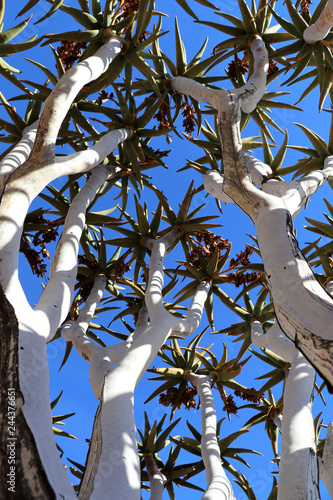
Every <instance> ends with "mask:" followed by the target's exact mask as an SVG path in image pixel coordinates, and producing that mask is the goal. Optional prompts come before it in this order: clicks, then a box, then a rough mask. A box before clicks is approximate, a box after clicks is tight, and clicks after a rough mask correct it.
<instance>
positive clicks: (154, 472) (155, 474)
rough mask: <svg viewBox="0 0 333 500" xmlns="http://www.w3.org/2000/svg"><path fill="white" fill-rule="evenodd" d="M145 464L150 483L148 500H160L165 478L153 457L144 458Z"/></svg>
mask: <svg viewBox="0 0 333 500" xmlns="http://www.w3.org/2000/svg"><path fill="white" fill-rule="evenodd" d="M145 462H146V468H147V473H148V477H149V481H150V500H162V496H163V491H164V485H165V483H166V477H165V476H164V475H163V474H162V472H161V471H160V470H159V468H158V467H157V465H156V462H155V459H154V456H153V455H148V456H147V457H145Z"/></svg>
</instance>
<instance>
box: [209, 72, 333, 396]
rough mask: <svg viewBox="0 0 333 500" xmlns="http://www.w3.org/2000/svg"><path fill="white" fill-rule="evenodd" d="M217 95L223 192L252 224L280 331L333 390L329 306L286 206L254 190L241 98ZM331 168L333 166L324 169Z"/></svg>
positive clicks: (305, 184)
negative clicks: (246, 155)
mask: <svg viewBox="0 0 333 500" xmlns="http://www.w3.org/2000/svg"><path fill="white" fill-rule="evenodd" d="M262 78H264V76H263V73H262ZM238 90H241V89H238ZM219 95H220V102H219V108H218V131H219V134H220V137H221V141H222V154H223V167H224V179H223V184H222V185H223V190H224V192H225V193H226V194H227V195H228V196H229V197H231V198H232V199H233V200H234V202H235V203H236V204H237V205H238V206H239V207H240V208H241V209H242V210H243V211H244V212H245V213H246V214H247V215H249V217H250V218H251V219H252V221H253V223H254V224H255V228H256V233H257V238H258V245H259V248H260V252H261V257H262V260H263V263H264V267H265V273H266V279H267V284H268V286H269V289H270V292H271V295H272V298H273V302H274V306H275V311H276V316H277V319H278V321H279V324H280V326H281V328H282V329H283V331H284V332H285V334H286V335H287V336H288V337H289V338H290V339H291V340H293V341H294V342H295V344H296V346H297V347H298V348H299V349H300V350H301V352H302V353H303V354H304V355H305V356H306V357H307V358H308V359H309V360H310V361H311V363H312V364H313V365H314V366H315V367H316V369H317V370H318V372H319V373H320V374H321V375H322V377H323V378H324V379H325V380H326V381H327V383H328V387H329V390H333V389H332V385H333V369H332V365H333V336H332V333H331V323H332V319H331V318H332V316H333V300H332V298H331V297H330V296H329V295H328V294H327V293H326V292H325V290H324V289H323V288H322V287H321V285H320V284H319V283H318V281H317V280H316V278H315V277H314V275H313V272H312V270H311V268H310V267H309V265H308V264H307V262H306V260H305V258H304V257H303V255H302V254H301V252H300V250H299V248H298V245H297V241H296V240H295V237H294V234H293V226H292V216H291V214H290V211H289V209H288V206H286V201H288V200H286V199H284V197H283V196H282V198H281V197H277V196H274V195H271V194H268V193H265V192H264V191H263V190H259V189H257V188H256V187H255V186H254V184H253V183H252V182H251V180H250V177H249V174H248V170H247V167H246V161H245V158H244V151H243V148H242V143H241V139H240V130H239V120H240V114H239V106H240V104H241V102H240V101H241V99H240V95H242V94H241V93H240V92H238V91H237V96H236V95H235V92H234V91H230V92H226V91H223V92H221V93H220V94H219ZM243 95H244V94H243ZM245 95H246V92H245ZM246 97H247V96H246ZM330 165H331V160H329V161H328V162H327V164H326V167H327V168H329V167H330ZM329 175H331V173H330V174H329ZM310 177H311V176H310ZM313 177H314V178H313V179H312V180H311V181H310V180H309V179H308V180H307V181H300V182H301V184H297V189H296V192H297V191H298V192H299V190H298V187H299V186H301V188H302V189H303V190H304V189H305V190H308V191H309V192H312V190H313V186H315V188H316V186H317V187H318V186H319V185H320V184H321V183H322V181H323V180H324V177H325V174H323V173H318V174H317V173H316V175H314V176H313ZM266 184H268V182H267V183H266ZM274 187H275V186H274ZM315 188H314V189H315ZM218 189H220V186H219V187H217V188H216V190H218ZM303 199H304V197H300V198H299V197H298V201H297V203H296V204H294V205H293V207H291V209H292V210H293V211H294V215H295V205H296V207H299V205H300V204H302V203H303Z"/></svg>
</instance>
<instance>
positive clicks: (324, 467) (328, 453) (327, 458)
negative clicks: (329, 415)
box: [319, 422, 333, 498]
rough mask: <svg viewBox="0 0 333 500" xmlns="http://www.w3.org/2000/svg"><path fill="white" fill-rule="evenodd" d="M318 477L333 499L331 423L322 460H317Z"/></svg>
mask: <svg viewBox="0 0 333 500" xmlns="http://www.w3.org/2000/svg"><path fill="white" fill-rule="evenodd" d="M319 477H320V479H322V480H323V481H324V483H325V486H326V488H327V491H328V493H329V495H330V496H331V498H333V423H332V422H331V423H330V424H328V426H327V434H326V440H325V446H324V451H323V458H322V459H321V460H319Z"/></svg>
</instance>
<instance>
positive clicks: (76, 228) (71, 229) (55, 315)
mask: <svg viewBox="0 0 333 500" xmlns="http://www.w3.org/2000/svg"><path fill="white" fill-rule="evenodd" d="M110 175H111V176H113V175H115V171H114V170H111V169H109V168H107V167H105V166H100V167H98V168H96V170H94V171H93V173H92V175H91V177H90V178H89V179H88V181H87V182H86V184H85V185H84V186H83V187H82V189H81V191H79V193H78V194H77V195H76V196H75V198H74V200H73V201H72V203H71V206H70V208H69V210H68V213H67V216H66V219H65V224H64V228H63V232H62V235H61V238H60V240H59V243H58V246H57V249H56V251H55V255H54V257H53V260H52V264H51V270H50V279H49V281H48V283H47V285H46V287H45V289H44V290H43V293H42V295H41V297H40V299H39V301H38V303H37V306H36V308H35V313H36V314H37V315H41V316H42V317H43V318H44V321H45V322H48V323H49V325H48V329H47V331H46V332H45V335H46V336H47V337H48V336H52V335H54V332H55V331H56V329H57V328H58V326H59V325H60V324H61V323H62V321H64V319H65V317H66V316H67V313H68V310H69V307H70V304H71V302H72V296H73V291H74V285H75V279H76V273H77V255H78V250H79V243H80V238H81V235H82V231H83V229H84V227H85V221H86V215H85V214H86V210H87V208H88V207H89V205H90V203H91V202H92V201H93V199H94V198H95V196H96V194H97V193H98V191H99V190H100V188H101V187H102V186H103V184H104V182H105V181H106V180H107V179H108V178H109V176H110ZM36 320H37V317H36Z"/></svg>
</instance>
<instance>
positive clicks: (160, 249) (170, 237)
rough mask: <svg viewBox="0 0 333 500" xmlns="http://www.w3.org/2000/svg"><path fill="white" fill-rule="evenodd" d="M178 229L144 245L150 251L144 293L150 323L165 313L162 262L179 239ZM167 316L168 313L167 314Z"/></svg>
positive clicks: (148, 240) (147, 241) (149, 240)
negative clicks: (146, 283)
mask: <svg viewBox="0 0 333 500" xmlns="http://www.w3.org/2000/svg"><path fill="white" fill-rule="evenodd" d="M179 235H180V232H179V230H178V229H173V230H172V231H170V232H169V233H167V234H165V235H164V236H162V237H161V238H159V239H158V240H152V239H147V240H146V242H145V245H146V246H147V248H150V249H151V258H150V261H149V266H150V271H149V281H148V285H147V292H146V305H147V307H148V311H149V317H150V320H151V321H154V318H155V317H156V316H159V315H160V314H164V315H165V313H166V311H165V309H164V306H163V293H162V290H163V283H164V268H163V260H164V257H165V255H166V253H167V249H168V247H169V246H171V245H172V244H173V243H174V242H175V241H176V239H177V238H178V237H179ZM167 314H169V313H167Z"/></svg>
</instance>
